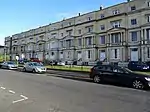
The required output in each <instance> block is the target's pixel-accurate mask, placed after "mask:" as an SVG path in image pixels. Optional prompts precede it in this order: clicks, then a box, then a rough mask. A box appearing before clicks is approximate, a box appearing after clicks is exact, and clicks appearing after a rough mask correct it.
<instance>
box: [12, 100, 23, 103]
mask: <svg viewBox="0 0 150 112" xmlns="http://www.w3.org/2000/svg"><path fill="white" fill-rule="evenodd" d="M24 100H25V99H20V100H16V101H13V102H12V103H13V104H14V103H18V102H21V101H24Z"/></svg>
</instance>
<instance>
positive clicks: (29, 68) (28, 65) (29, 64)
mask: <svg viewBox="0 0 150 112" xmlns="http://www.w3.org/2000/svg"><path fill="white" fill-rule="evenodd" d="M31 66H32V64H31V63H28V64H27V65H26V67H25V68H26V70H27V71H31Z"/></svg>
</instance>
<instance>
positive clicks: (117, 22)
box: [111, 21, 121, 28]
mask: <svg viewBox="0 0 150 112" xmlns="http://www.w3.org/2000/svg"><path fill="white" fill-rule="evenodd" d="M111 24H112V27H113V28H119V27H120V24H121V22H120V21H114V22H112V23H111Z"/></svg>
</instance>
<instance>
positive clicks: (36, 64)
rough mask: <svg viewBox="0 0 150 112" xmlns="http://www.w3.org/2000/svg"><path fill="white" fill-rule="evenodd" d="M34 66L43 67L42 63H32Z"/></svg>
mask: <svg viewBox="0 0 150 112" xmlns="http://www.w3.org/2000/svg"><path fill="white" fill-rule="evenodd" d="M32 64H33V66H43V64H42V63H32Z"/></svg>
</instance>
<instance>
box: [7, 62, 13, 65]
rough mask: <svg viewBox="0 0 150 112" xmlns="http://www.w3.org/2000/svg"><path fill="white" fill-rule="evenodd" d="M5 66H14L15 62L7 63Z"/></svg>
mask: <svg viewBox="0 0 150 112" xmlns="http://www.w3.org/2000/svg"><path fill="white" fill-rule="evenodd" d="M7 64H9V65H14V64H15V62H7Z"/></svg>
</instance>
